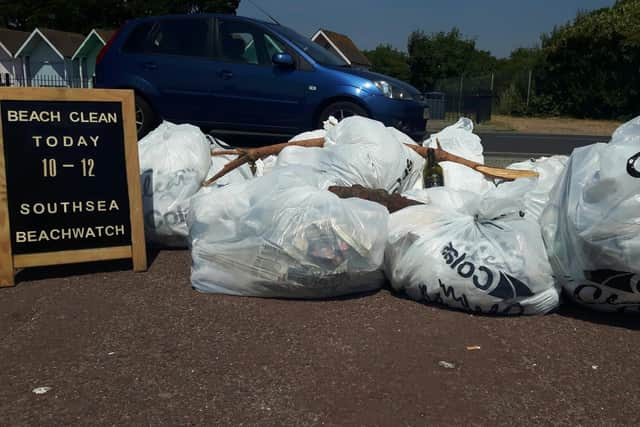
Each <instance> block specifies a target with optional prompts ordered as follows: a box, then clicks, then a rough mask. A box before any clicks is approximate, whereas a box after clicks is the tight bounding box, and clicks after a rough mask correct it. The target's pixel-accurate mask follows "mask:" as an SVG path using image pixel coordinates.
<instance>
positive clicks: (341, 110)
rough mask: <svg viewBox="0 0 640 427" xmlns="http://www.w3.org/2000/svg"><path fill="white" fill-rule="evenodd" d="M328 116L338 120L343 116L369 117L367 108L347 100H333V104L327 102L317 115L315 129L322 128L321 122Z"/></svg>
mask: <svg viewBox="0 0 640 427" xmlns="http://www.w3.org/2000/svg"><path fill="white" fill-rule="evenodd" d="M330 116H333V117H335V118H336V119H338V120H342V119H344V118H345V117H351V116H363V117H369V113H367V110H365V109H364V108H362V107H361V106H359V105H358V104H355V103H353V102H349V101H339V102H334V103H333V104H329V105H328V106H327V107H326V108H325V109H324V110H322V112H321V113H320V116H319V117H318V123H316V128H317V129H322V124H323V123H324V121H325V120H327V119H328V118H329V117H330Z"/></svg>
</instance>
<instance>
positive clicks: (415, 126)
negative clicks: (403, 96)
mask: <svg viewBox="0 0 640 427" xmlns="http://www.w3.org/2000/svg"><path fill="white" fill-rule="evenodd" d="M367 106H368V107H369V110H370V112H371V118H372V119H375V120H379V121H381V122H382V123H384V124H385V125H386V126H393V127H395V128H396V129H398V130H400V131H402V132H404V133H406V134H407V135H409V136H410V137H411V138H412V139H414V140H415V141H422V140H423V139H424V137H425V135H426V131H427V117H428V112H429V107H428V106H427V105H426V104H424V103H421V102H417V101H406V100H398V99H389V98H386V97H384V96H377V95H373V96H370V97H369V98H368V99H367Z"/></svg>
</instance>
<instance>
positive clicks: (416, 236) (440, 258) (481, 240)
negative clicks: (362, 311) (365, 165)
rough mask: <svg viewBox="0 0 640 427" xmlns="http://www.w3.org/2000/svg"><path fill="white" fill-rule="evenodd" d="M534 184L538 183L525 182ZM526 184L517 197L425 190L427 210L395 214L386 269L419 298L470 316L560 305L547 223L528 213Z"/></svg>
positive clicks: (394, 280)
mask: <svg viewBox="0 0 640 427" xmlns="http://www.w3.org/2000/svg"><path fill="white" fill-rule="evenodd" d="M525 181H530V180H525ZM531 185H533V183H532V182H522V183H520V188H519V189H518V191H516V189H513V194H511V195H510V197H504V194H498V193H495V192H493V191H491V192H490V193H488V194H487V195H485V196H479V195H476V194H473V193H470V192H464V191H455V190H451V189H447V188H442V187H441V188H432V189H427V190H422V191H423V193H424V194H423V195H422V197H419V198H421V199H422V200H425V199H428V200H429V201H430V203H429V204H427V205H421V206H411V207H408V208H405V209H402V210H400V211H397V212H395V213H393V214H392V215H391V219H390V221H389V237H388V238H387V249H386V252H385V271H386V273H387V276H388V277H389V279H390V281H391V284H392V286H393V288H394V289H396V290H398V291H404V292H406V293H407V295H408V296H409V297H411V298H412V299H415V300H418V301H425V302H435V303H442V304H445V305H447V306H450V307H453V308H457V309H462V310H466V311H469V312H479V313H491V314H502V315H517V314H539V313H546V312H548V311H550V310H552V309H554V308H555V307H556V306H557V305H558V303H559V295H558V290H557V289H556V288H555V287H554V281H553V278H552V275H551V267H550V265H549V261H548V259H547V256H546V253H545V249H544V245H543V242H542V238H541V236H540V226H539V225H538V223H537V222H536V221H535V220H533V219H532V218H528V217H527V216H526V214H525V215H524V217H523V216H522V204H521V200H520V199H519V198H518V195H522V194H523V192H524V191H526V190H527V188H529V187H530V186H531Z"/></svg>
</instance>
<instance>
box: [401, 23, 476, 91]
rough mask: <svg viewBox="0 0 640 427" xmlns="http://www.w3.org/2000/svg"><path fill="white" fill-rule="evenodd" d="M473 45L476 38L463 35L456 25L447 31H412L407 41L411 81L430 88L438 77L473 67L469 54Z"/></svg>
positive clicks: (470, 54)
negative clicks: (430, 32) (467, 37)
mask: <svg viewBox="0 0 640 427" xmlns="http://www.w3.org/2000/svg"><path fill="white" fill-rule="evenodd" d="M475 47H476V43H475V41H474V40H472V39H466V38H464V37H463V36H462V34H461V33H460V30H459V29H457V28H453V29H452V30H451V31H449V32H448V33H445V32H439V33H433V34H426V33H424V32H423V31H414V32H413V33H411V35H410V36H409V44H408V51H409V67H410V69H411V83H412V84H413V85H414V86H416V87H417V88H418V89H423V90H430V89H433V87H434V84H435V82H436V81H438V80H440V79H446V78H449V77H455V76H460V75H461V74H466V73H467V72H468V71H469V70H470V69H471V68H472V67H471V65H470V64H471V63H472V62H473V61H470V58H472V57H475V52H476V48H475ZM478 58H481V59H482V60H485V59H486V58H484V57H482V56H478Z"/></svg>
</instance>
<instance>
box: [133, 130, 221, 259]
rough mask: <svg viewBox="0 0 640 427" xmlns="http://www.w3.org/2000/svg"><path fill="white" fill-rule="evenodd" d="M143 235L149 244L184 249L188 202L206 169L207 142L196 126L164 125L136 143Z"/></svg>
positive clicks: (208, 164)
mask: <svg viewBox="0 0 640 427" xmlns="http://www.w3.org/2000/svg"><path fill="white" fill-rule="evenodd" d="M138 153H139V158H140V174H141V176H140V177H141V181H142V202H143V212H144V224H145V234H146V238H147V240H148V241H149V242H151V243H155V244H160V245H166V246H186V244H187V235H188V230H187V226H186V222H185V220H186V214H187V211H188V208H189V198H190V197H191V196H193V195H194V194H195V193H196V192H197V191H198V190H199V189H200V188H201V185H202V181H203V180H204V179H205V177H206V175H207V173H208V172H209V168H210V167H211V155H210V152H209V141H208V140H207V138H206V137H205V135H204V134H203V133H202V132H201V131H200V129H198V128H197V127H195V126H191V125H187V124H184V125H175V124H173V123H169V122H163V123H162V124H160V126H158V127H157V128H156V129H155V130H153V131H151V132H150V133H149V134H148V135H147V136H145V137H144V138H143V139H141V140H140V142H139V143H138Z"/></svg>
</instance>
